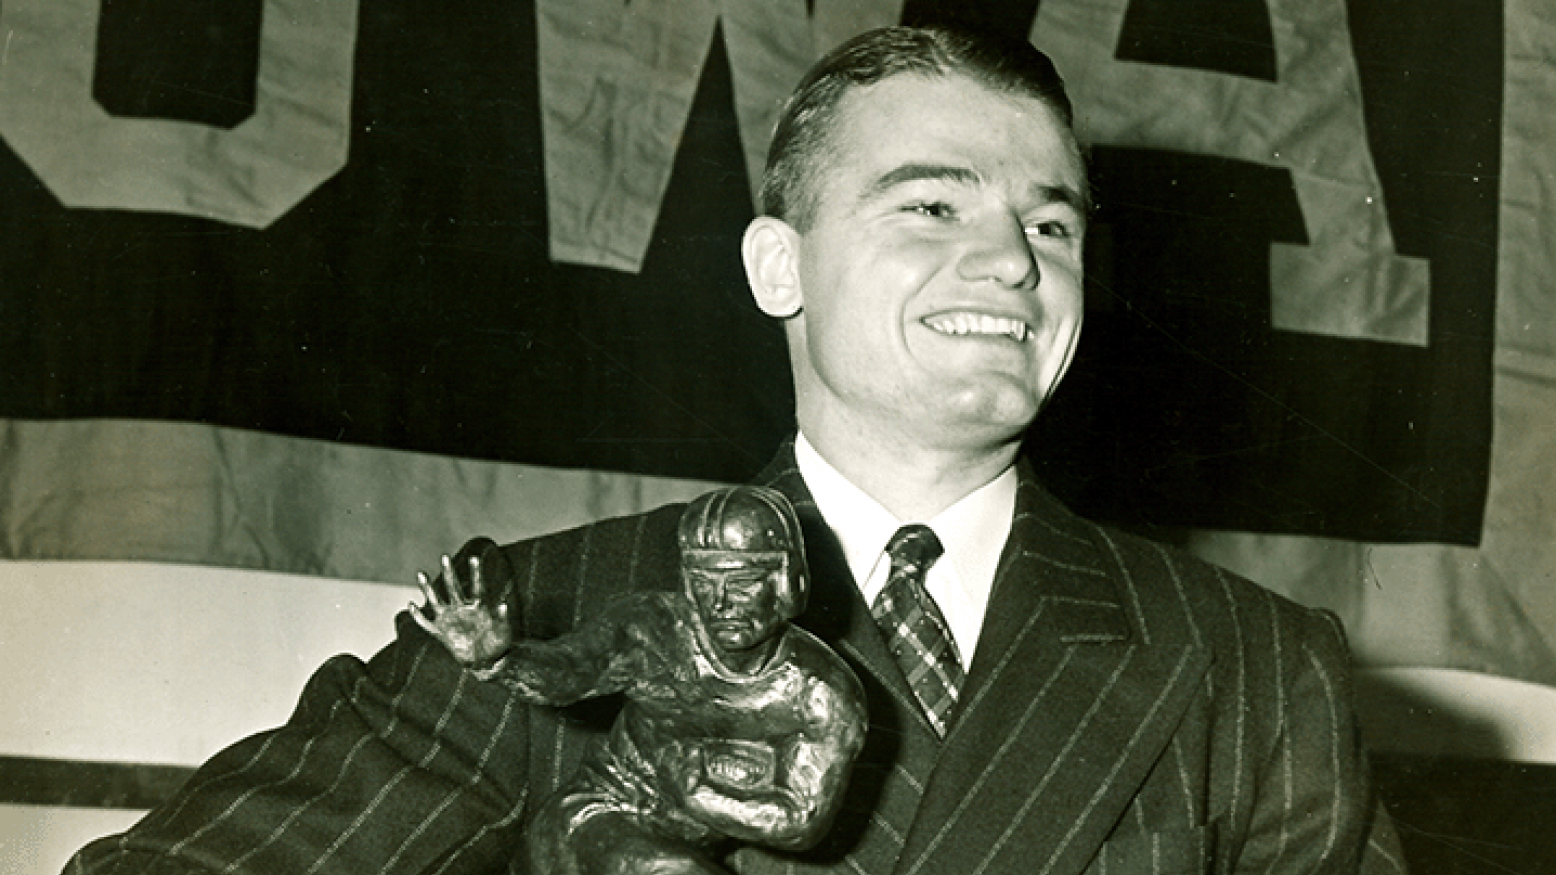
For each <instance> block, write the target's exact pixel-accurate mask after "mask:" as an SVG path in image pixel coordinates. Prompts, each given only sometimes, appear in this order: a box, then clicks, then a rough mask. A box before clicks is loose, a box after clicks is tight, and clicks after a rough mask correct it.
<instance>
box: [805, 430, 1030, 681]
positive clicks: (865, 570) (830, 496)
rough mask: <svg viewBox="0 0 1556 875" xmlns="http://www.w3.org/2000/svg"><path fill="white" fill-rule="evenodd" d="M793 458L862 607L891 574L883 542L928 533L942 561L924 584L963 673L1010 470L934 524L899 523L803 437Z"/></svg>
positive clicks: (1009, 506)
mask: <svg viewBox="0 0 1556 875" xmlns="http://www.w3.org/2000/svg"><path fill="white" fill-rule="evenodd" d="M794 456H795V459H796V460H797V461H798V462H799V467H800V476H801V477H803V478H805V486H806V487H807V488H809V489H810V494H811V497H813V498H815V499H816V508H817V509H818V510H820V511H821V516H822V518H823V519H824V520H826V523H827V525H828V526H829V527H830V528H831V529H832V531H833V533H834V534H836V535H837V540H838V543H839V544H840V545H842V548H843V555H844V558H845V559H846V560H847V561H848V569H849V571H851V572H853V575H854V580H855V581H857V582H858V585H859V590H860V592H861V594H862V595H863V596H864V600H865V603H866V604H874V603H875V597H876V596H877V595H879V594H880V592H881V589H882V588H883V587H885V586H886V578H887V575H888V574H889V573H890V572H891V560H890V559H888V558H887V557H886V542H887V541H889V540H890V539H891V536H892V535H893V534H895V533H896V531H897V529H899V528H901V527H902V526H904V525H906V524H908V523H914V522H921V523H924V524H925V525H927V526H929V527H930V528H932V529H934V530H935V535H936V536H937V537H939V538H940V543H941V545H942V546H944V547H945V554H944V555H942V556H941V557H940V560H939V561H937V562H936V563H935V564H934V565H932V566H930V568H929V574H928V575H926V577H925V581H924V583H925V586H926V587H928V589H929V594H930V595H932V596H934V598H935V603H936V604H938V605H939V606H940V612H941V613H942V614H944V615H945V619H946V623H947V624H948V625H949V626H950V627H951V637H952V638H953V639H955V641H956V650H957V655H958V656H959V657H960V658H961V662H962V668H963V669H970V668H971V667H972V658H973V653H974V652H975V651H976V650H977V649H978V633H979V631H980V630H981V629H982V627H983V614H984V612H985V610H987V608H988V606H989V593H990V591H992V590H993V589H994V573H995V571H996V570H997V567H998V565H999V558H1000V551H1001V550H1003V549H1004V547H1005V540H1006V539H1007V538H1008V537H1009V536H1010V523H1011V519H1012V518H1013V517H1014V516H1015V512H1016V469H1015V467H1014V466H1012V467H1010V468H1006V469H1005V471H1004V472H1003V473H1001V474H1000V475H999V476H998V477H995V478H994V479H993V480H991V481H989V482H988V483H986V484H984V485H983V486H981V487H979V488H978V489H977V490H975V491H973V492H972V493H970V494H968V495H966V496H965V497H963V498H962V499H961V500H959V501H957V502H956V503H955V504H953V505H951V506H950V507H948V508H946V509H945V510H943V511H941V512H940V513H939V514H937V515H936V516H935V518H934V519H930V520H899V519H897V518H896V517H895V516H893V515H892V513H891V511H888V510H887V509H886V508H884V507H882V506H881V505H880V503H879V502H877V501H876V500H875V499H873V498H871V497H870V496H868V495H866V494H865V493H864V491H863V490H861V489H860V488H859V487H857V486H855V485H854V484H853V483H851V482H850V481H849V480H848V478H846V477H844V476H843V475H842V474H841V473H839V472H838V470H837V469H836V468H834V467H832V465H831V464H830V463H828V462H827V460H826V459H823V458H822V457H821V454H820V453H819V452H817V451H816V448H815V447H813V446H811V444H810V441H809V440H807V439H806V438H805V435H804V433H803V432H802V433H801V434H800V435H799V437H798V438H797V439H796V440H795V442H794Z"/></svg>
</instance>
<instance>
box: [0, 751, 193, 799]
mask: <svg viewBox="0 0 1556 875" xmlns="http://www.w3.org/2000/svg"><path fill="white" fill-rule="evenodd" d="M194 771H195V770H194V769H192V768H190V767H188V766H154V765H147V764H144V763H102V762H86V761H82V760H54V759H38V758H34V757H15V756H0V804H8V805H58V806H68V807H71V808H131V809H144V808H154V807H156V806H157V805H159V804H161V803H162V802H163V801H165V800H167V799H168V797H170V796H172V795H173V793H174V792H175V791H177V790H178V788H179V787H181V786H183V783H184V781H186V780H188V779H189V776H190V775H192V774H194Z"/></svg>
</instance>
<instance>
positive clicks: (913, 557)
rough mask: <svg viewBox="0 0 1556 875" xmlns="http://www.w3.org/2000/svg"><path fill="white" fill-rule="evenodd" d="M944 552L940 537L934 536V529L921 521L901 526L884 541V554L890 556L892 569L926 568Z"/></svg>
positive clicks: (920, 569)
mask: <svg viewBox="0 0 1556 875" xmlns="http://www.w3.org/2000/svg"><path fill="white" fill-rule="evenodd" d="M944 552H945V548H944V547H942V546H941V545H940V539H939V538H937V537H935V530H934V529H931V528H930V527H929V526H926V525H923V524H922V523H913V524H911V525H906V526H903V527H902V528H900V529H898V530H897V533H896V534H894V535H892V536H891V540H890V541H887V542H886V555H888V556H890V557H891V564H892V568H894V569H895V568H902V567H910V568H913V569H916V570H919V571H922V570H925V569H928V568H929V566H931V565H933V564H934V562H935V560H936V559H939V558H940V554H941V553H944Z"/></svg>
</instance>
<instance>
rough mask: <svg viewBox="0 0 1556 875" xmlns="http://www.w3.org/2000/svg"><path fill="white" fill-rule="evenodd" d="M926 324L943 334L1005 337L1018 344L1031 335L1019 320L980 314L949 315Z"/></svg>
mask: <svg viewBox="0 0 1556 875" xmlns="http://www.w3.org/2000/svg"><path fill="white" fill-rule="evenodd" d="M925 324H926V325H928V326H929V327H930V328H933V329H934V330H936V331H938V332H940V333H941V334H950V335H957V336H959V335H964V334H988V335H1004V336H1005V337H1009V338H1010V339H1011V340H1014V341H1016V342H1017V343H1022V342H1024V341H1025V340H1026V339H1027V334H1028V333H1029V331H1028V329H1027V325H1026V323H1025V322H1022V321H1021V320H1019V319H1008V318H1005V317H1003V316H988V315H984V314H980V313H948V314H946V315H943V316H936V317H935V318H933V319H930V320H927V321H926V322H925Z"/></svg>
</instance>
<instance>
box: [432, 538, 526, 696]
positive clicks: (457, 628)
mask: <svg viewBox="0 0 1556 875" xmlns="http://www.w3.org/2000/svg"><path fill="white" fill-rule="evenodd" d="M442 564H443V573H442V575H441V576H440V578H439V580H438V583H441V584H442V587H441V588H442V590H443V592H442V593H441V594H440V593H439V592H438V589H439V587H437V586H435V585H434V583H433V581H432V580H431V579H429V578H428V577H427V575H426V573H425V572H422V571H418V572H416V582H417V583H418V584H420V585H421V592H422V595H423V596H425V597H426V599H427V604H426V605H425V606H417V605H416V604H415V603H412V604H411V616H412V617H414V618H415V620H416V623H417V624H418V625H420V626H421V627H422V628H423V629H425V630H427V632H428V633H429V634H430V635H432V637H434V638H436V639H438V640H439V641H441V642H443V646H445V647H447V648H448V649H449V652H450V653H452V654H453V655H454V658H455V659H457V660H459V662H460V664H461V665H464V666H467V667H473V668H480V667H484V666H486V665H487V664H488V663H490V662H491V661H492V660H495V659H497V658H498V657H500V656H502V655H503V654H504V653H507V652H508V648H509V647H511V646H513V628H512V627H511V626H510V625H509V624H508V606H507V605H506V604H499V605H495V606H493V605H487V604H483V601H484V599H485V596H486V592H487V588H486V579H485V575H484V574H483V573H482V570H481V557H480V556H478V555H471V556H470V558H469V560H468V574H467V575H466V576H467V577H468V582H467V581H466V580H463V579H461V577H460V575H459V574H458V573H457V572H456V570H455V567H454V560H452V559H450V558H449V557H448V554H447V553H445V554H443V558H442Z"/></svg>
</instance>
